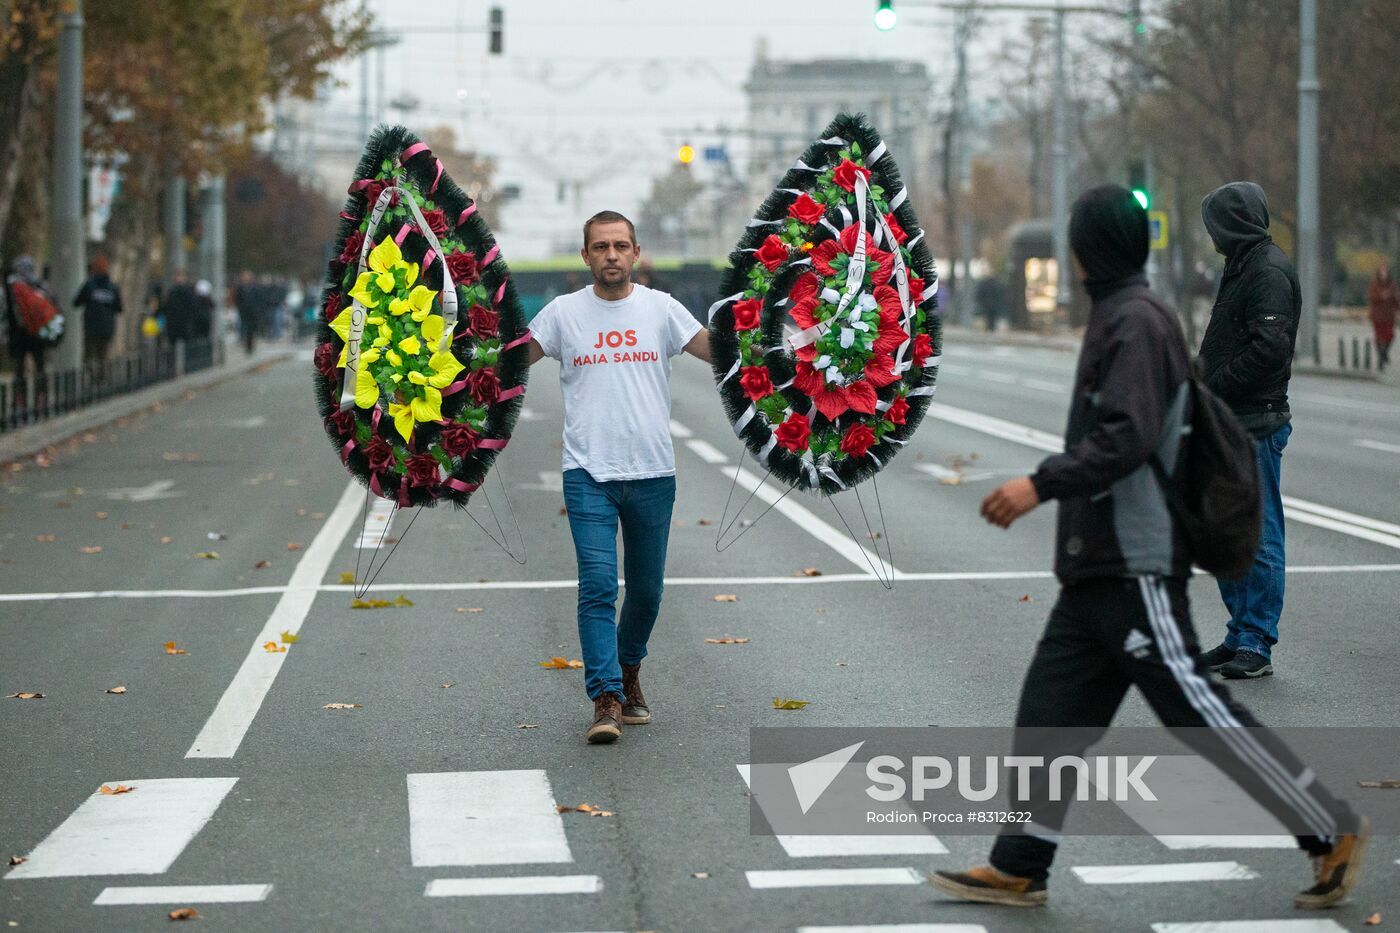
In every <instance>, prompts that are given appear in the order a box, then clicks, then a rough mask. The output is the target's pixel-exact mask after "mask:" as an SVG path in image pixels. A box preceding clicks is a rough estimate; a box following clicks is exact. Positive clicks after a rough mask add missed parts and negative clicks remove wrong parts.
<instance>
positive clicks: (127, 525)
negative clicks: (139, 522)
mask: <svg viewBox="0 0 1400 933" xmlns="http://www.w3.org/2000/svg"><path fill="white" fill-rule="evenodd" d="M135 527H136V526H135V525H133V524H132V523H131V522H122V531H127V530H129V529H132V528H135Z"/></svg>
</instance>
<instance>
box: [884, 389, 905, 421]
mask: <svg viewBox="0 0 1400 933" xmlns="http://www.w3.org/2000/svg"><path fill="white" fill-rule="evenodd" d="M908 415H909V403H908V402H907V401H905V400H904V396H902V395H900V396H897V397H896V398H895V400H894V401H893V402H891V403H890V410H889V411H887V412H885V417H886V418H888V419H890V422H891V423H893V424H903V423H904V420H905V418H906V417H907V416H908Z"/></svg>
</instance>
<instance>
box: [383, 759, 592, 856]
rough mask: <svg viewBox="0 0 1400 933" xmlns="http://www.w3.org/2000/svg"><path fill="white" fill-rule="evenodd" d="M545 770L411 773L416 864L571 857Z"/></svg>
mask: <svg viewBox="0 0 1400 933" xmlns="http://www.w3.org/2000/svg"><path fill="white" fill-rule="evenodd" d="M555 806H556V804H555V801H554V793H553V791H551V790H550V786H549V778H548V777H547V776H546V775H545V772H544V771H539V770H534V771H447V772H439V773H430V774H410V775H409V776H408V816H409V838H410V848H411V852H412V858H413V864H414V865H418V866H435V865H525V864H533V863H544V862H572V861H573V860H574V857H573V853H571V852H570V851H569V842H568V839H567V838H566V837H565V835H564V821H563V820H562V819H561V818H560V816H559V813H558V811H557V810H556V809H555Z"/></svg>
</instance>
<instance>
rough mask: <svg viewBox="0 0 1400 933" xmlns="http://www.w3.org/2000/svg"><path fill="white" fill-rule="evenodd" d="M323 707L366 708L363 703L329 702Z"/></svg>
mask: <svg viewBox="0 0 1400 933" xmlns="http://www.w3.org/2000/svg"><path fill="white" fill-rule="evenodd" d="M321 709H364V705H363V704H361V703H327V704H326V705H325V706H323V707H321Z"/></svg>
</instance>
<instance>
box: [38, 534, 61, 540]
mask: <svg viewBox="0 0 1400 933" xmlns="http://www.w3.org/2000/svg"><path fill="white" fill-rule="evenodd" d="M34 540H35V541H57V540H58V535H35V536H34Z"/></svg>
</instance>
